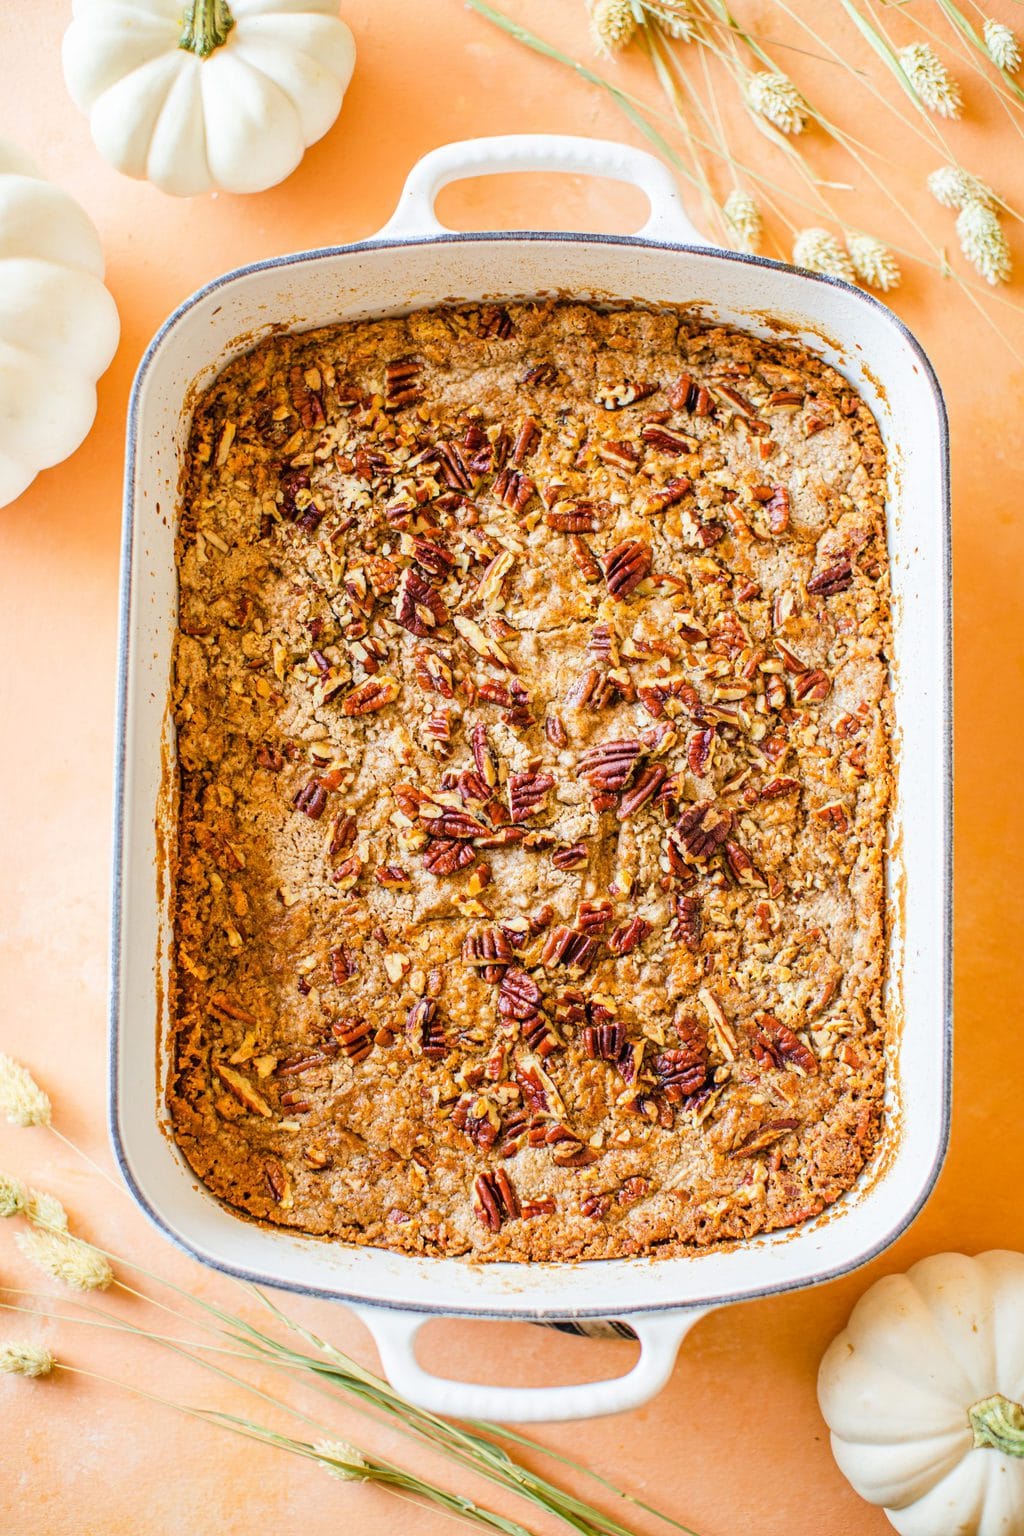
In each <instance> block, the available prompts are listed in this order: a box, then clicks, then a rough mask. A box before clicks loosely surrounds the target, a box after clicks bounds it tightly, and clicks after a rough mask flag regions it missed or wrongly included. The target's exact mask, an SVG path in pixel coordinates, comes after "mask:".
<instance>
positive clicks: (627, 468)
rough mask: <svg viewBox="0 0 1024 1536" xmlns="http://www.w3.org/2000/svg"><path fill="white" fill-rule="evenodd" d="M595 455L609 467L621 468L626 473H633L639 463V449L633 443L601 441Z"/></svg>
mask: <svg viewBox="0 0 1024 1536" xmlns="http://www.w3.org/2000/svg"><path fill="white" fill-rule="evenodd" d="M597 456H598V458H599V459H600V460H601V463H602V464H607V465H608V467H609V468H610V469H619V470H622V471H623V473H624V474H627V475H635V474H636V471H637V468H638V466H639V463H640V450H639V448H638V447H637V446H636V444H635V443H626V442H607V443H601V444H600V445H599V447H598V450H597Z"/></svg>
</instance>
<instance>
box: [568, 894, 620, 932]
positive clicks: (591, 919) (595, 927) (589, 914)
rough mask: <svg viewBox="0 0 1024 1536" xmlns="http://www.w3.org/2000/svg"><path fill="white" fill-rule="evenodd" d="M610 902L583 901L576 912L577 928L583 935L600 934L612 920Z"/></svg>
mask: <svg viewBox="0 0 1024 1536" xmlns="http://www.w3.org/2000/svg"><path fill="white" fill-rule="evenodd" d="M613 910H614V909H613V907H612V904H611V902H610V901H581V902H580V904H579V907H578V908H577V910H576V927H577V928H578V929H579V930H580V932H581V933H600V932H601V930H602V929H603V928H607V926H608V924H609V923H610V922H611V920H612V912H613Z"/></svg>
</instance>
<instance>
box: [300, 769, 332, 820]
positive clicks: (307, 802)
mask: <svg viewBox="0 0 1024 1536" xmlns="http://www.w3.org/2000/svg"><path fill="white" fill-rule="evenodd" d="M293 803H294V805H295V809H296V810H297V811H301V812H302V813H303V815H304V816H308V817H309V819H310V820H311V821H319V820H320V817H321V816H322V815H323V813H324V811H325V810H326V809H327V791H326V789H325V788H324V786H323V784H322V783H321V782H320V780H319V779H316V778H313V779H310V780H309V783H308V784H303V786H302V788H301V789H299V790H298V791H297V792H296V794H295V797H294V801H293Z"/></svg>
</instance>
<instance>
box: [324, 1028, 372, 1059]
mask: <svg viewBox="0 0 1024 1536" xmlns="http://www.w3.org/2000/svg"><path fill="white" fill-rule="evenodd" d="M331 1034H332V1035H333V1036H334V1038H335V1040H337V1042H338V1044H339V1045H340V1046H341V1049H342V1050H343V1051H344V1053H345V1055H346V1056H347V1057H348V1059H349V1060H350V1061H354V1062H360V1061H365V1060H366V1058H367V1056H369V1054H370V1052H371V1051H372V1050H373V1031H372V1030H371V1028H370V1025H369V1024H368V1023H367V1022H366V1020H365V1019H360V1018H351V1017H350V1018H344V1019H335V1021H334V1023H333V1024H332V1025H331Z"/></svg>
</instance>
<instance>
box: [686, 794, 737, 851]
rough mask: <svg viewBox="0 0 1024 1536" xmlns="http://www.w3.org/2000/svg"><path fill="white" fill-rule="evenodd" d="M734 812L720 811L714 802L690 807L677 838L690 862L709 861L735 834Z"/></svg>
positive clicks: (710, 801)
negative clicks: (732, 834)
mask: <svg viewBox="0 0 1024 1536" xmlns="http://www.w3.org/2000/svg"><path fill="white" fill-rule="evenodd" d="M734 819H735V818H734V817H733V814H732V812H731V811H719V810H717V809H716V808H715V802H714V801H713V800H700V801H698V802H697V804H696V805H691V806H688V807H687V809H686V810H685V811H684V812H683V814H682V815H681V816H680V818H679V820H678V821H677V822H676V826H675V837H676V840H677V841H678V843H679V844H680V845H681V847H682V848H683V850H684V852H685V854H686V855H687V857H688V858H690V859H695V860H697V861H698V862H700V863H704V862H706V861H707V860H708V859H710V858H711V857H712V855H713V854H714V853H715V852H716V851H717V849H718V848H719V846H720V844H722V843H724V842H725V840H726V838H727V837H728V836H729V833H730V832H731V831H732V826H733V821H734Z"/></svg>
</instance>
